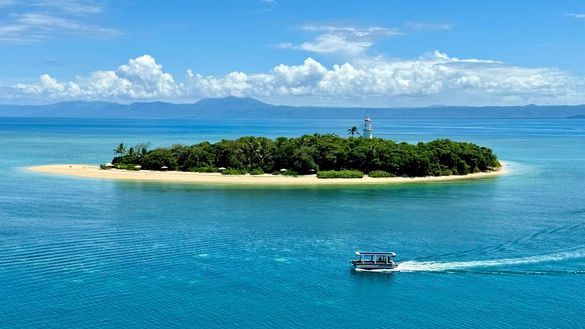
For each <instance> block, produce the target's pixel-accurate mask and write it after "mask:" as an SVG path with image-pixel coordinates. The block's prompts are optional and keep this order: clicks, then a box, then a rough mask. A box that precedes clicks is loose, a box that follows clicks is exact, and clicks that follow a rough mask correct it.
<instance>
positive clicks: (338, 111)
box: [0, 97, 585, 119]
mask: <svg viewBox="0 0 585 329" xmlns="http://www.w3.org/2000/svg"><path fill="white" fill-rule="evenodd" d="M365 113H368V114H370V115H371V116H373V117H375V118H526V119H528V118H585V105H577V106H537V105H527V106H486V107H465V106H434V107H421V108H359V107H352V108H348V107H310V106H280V105H271V104H267V103H263V102H261V101H259V100H256V99H253V98H237V97H226V98H210V99H202V100H200V101H198V102H197V103H194V104H172V103H165V102H140V103H132V104H118V103H110V102H61V103H56V104H50V105H0V116H16V117H64V118H129V119H131V118H135V119H139V118H140V119H156V118H166V119H188V118H242V119H248V118H250V119H252V118H259V117H260V118H274V119H278V118H287V119H295V118H299V119H300V118H314V119H327V118H338V119H344V118H356V117H362V116H364V114H365Z"/></svg>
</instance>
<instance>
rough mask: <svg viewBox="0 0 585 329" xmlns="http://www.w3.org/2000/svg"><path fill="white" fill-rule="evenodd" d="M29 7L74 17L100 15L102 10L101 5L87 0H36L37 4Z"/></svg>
mask: <svg viewBox="0 0 585 329" xmlns="http://www.w3.org/2000/svg"><path fill="white" fill-rule="evenodd" d="M30 5H31V7H40V8H51V9H57V10H60V11H63V12H67V13H71V14H74V15H89V14H100V13H102V12H103V10H104V7H103V5H102V4H100V3H96V1H87V0H37V2H31V4H30Z"/></svg>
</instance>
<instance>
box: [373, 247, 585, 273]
mask: <svg viewBox="0 0 585 329" xmlns="http://www.w3.org/2000/svg"><path fill="white" fill-rule="evenodd" d="M578 258H585V248H579V249H574V250H570V251H564V252H558V253H554V254H545V255H538V256H529V257H518V258H501V259H488V260H476V261H461V262H438V261H404V262H399V263H398V266H397V267H396V268H393V269H387V270H370V272H483V273H485V272H486V271H484V269H488V270H489V269H495V268H506V267H509V266H514V265H527V264H546V263H549V262H561V261H565V260H570V259H578ZM498 273H519V274H522V273H524V274H549V273H558V274H585V270H578V271H538V270H535V271H522V272H516V271H498Z"/></svg>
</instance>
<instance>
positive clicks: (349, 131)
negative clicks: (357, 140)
mask: <svg viewBox="0 0 585 329" xmlns="http://www.w3.org/2000/svg"><path fill="white" fill-rule="evenodd" d="M347 134H348V135H350V136H351V137H353V136H354V135H359V134H360V132H359V129H358V127H356V126H353V127H351V128H349V129H347Z"/></svg>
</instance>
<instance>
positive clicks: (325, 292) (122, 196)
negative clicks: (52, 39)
mask: <svg viewBox="0 0 585 329" xmlns="http://www.w3.org/2000/svg"><path fill="white" fill-rule="evenodd" d="M354 124H355V122H350V121H347V120H291V121H238V120H231V121H230V120H228V121H124V120H116V121H107V120H77V119H76V120H67V119H18V118H12V119H8V118H0V158H1V162H0V163H1V164H2V171H0V296H1V297H2V302H1V303H0V327H5V328H10V327H19V328H34V327H73V328H92V327H100V328H101V327H128V328H130V327H134V328H148V327H191V328H193V327H207V328H214V327H222V328H223V327H228V328H229V327H238V328H241V327H243V328H247V327H249V328H272V327H294V328H301V327H328V328H344V327H364V326H368V327H373V328H388V327H398V328H400V327H452V328H453V327H475V328H495V327H498V328H519V327H522V328H550V327H557V328H576V327H582V326H583V322H584V321H585V312H584V308H585V302H584V301H583V298H584V297H585V183H584V181H583V177H585V120H432V121H426V120H397V121H391V120H387V121H381V120H378V121H376V122H375V128H376V130H375V133H376V134H377V135H378V136H382V137H387V138H393V139H397V140H404V141H410V142H415V141H419V140H430V139H434V138H439V137H441V138H443V137H447V138H452V139H455V140H465V141H473V142H476V143H480V144H482V145H486V146H489V147H492V148H493V149H494V150H495V151H496V153H497V154H498V155H499V157H500V158H502V159H504V160H505V161H507V162H509V170H510V173H509V174H508V175H506V176H502V177H498V178H491V179H485V180H479V181H469V182H451V183H438V184H426V185H425V184H412V185H402V186H388V187H344V188H285V187H279V188H242V187H239V188H234V187H229V186H220V187H209V186H197V185H171V184H162V183H139V182H113V181H102V180H93V179H80V178H69V177H58V176H50V175H44V174H38V173H31V172H27V171H26V170H25V169H23V168H24V167H26V166H30V165H38V164H47V163H100V162H106V161H108V160H109V159H110V157H111V149H112V148H113V147H114V146H115V145H116V144H117V143H120V142H125V143H129V144H132V143H138V142H143V141H151V142H153V144H154V145H169V144H172V143H192V142H197V141H201V140H218V139H220V138H230V137H238V136H241V135H246V134H253V135H265V136H270V137H274V136H280V135H285V136H296V135H299V134H302V133H312V132H315V131H319V132H337V133H339V134H343V132H344V131H345V129H347V127H348V126H351V125H354ZM357 249H362V250H379V249H383V250H393V251H396V252H397V253H398V256H399V257H398V258H399V260H400V261H403V262H404V263H403V264H402V265H401V266H402V269H403V271H402V272H396V273H353V272H351V271H350V267H349V263H348V262H349V260H350V259H351V258H352V256H353V252H354V251H355V250H357Z"/></svg>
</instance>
